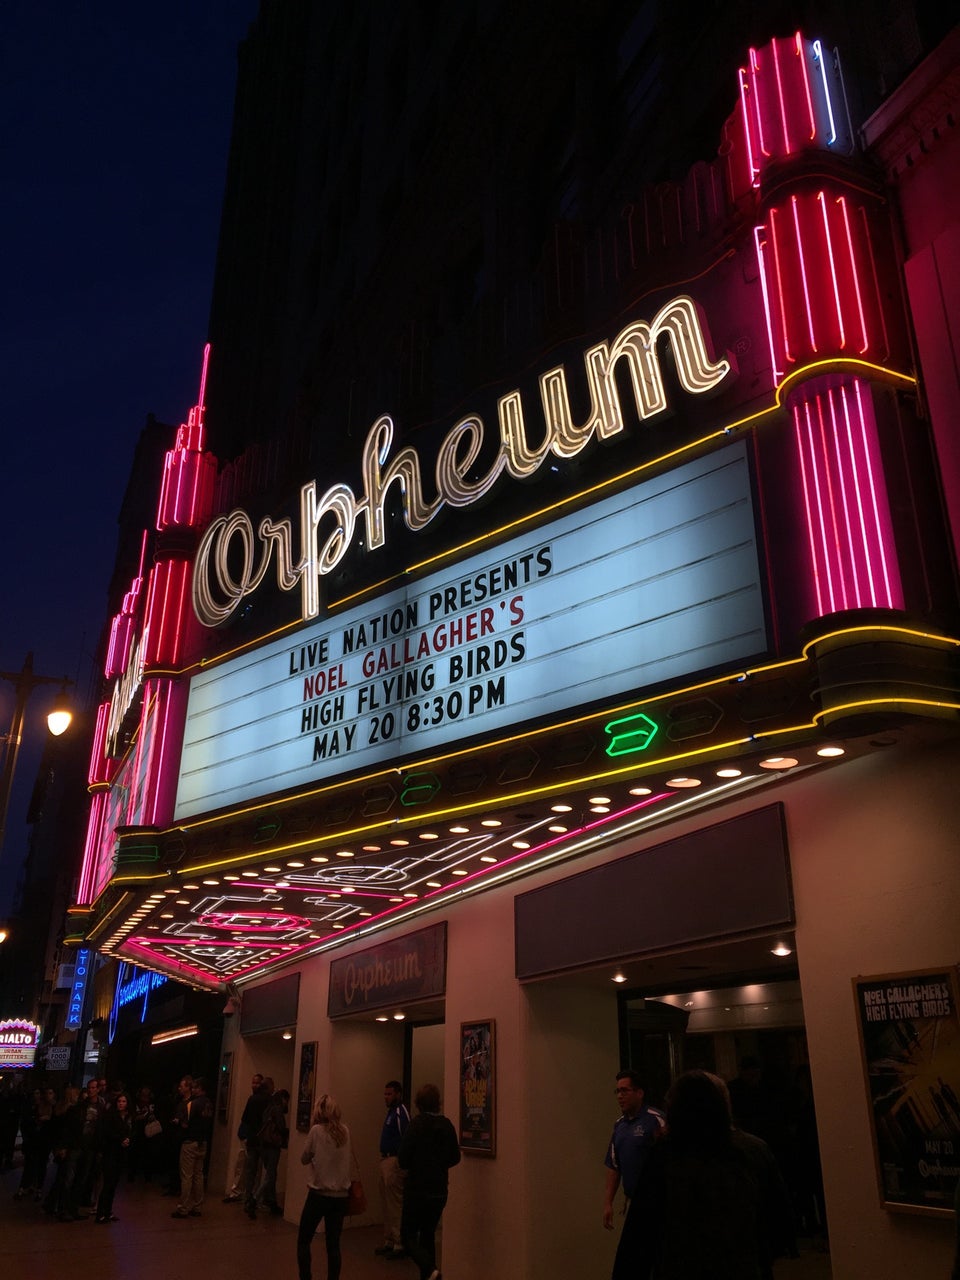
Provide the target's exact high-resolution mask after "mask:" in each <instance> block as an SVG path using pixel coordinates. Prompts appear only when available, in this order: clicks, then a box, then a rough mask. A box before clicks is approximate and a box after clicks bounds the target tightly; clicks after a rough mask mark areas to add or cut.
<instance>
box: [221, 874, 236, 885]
mask: <svg viewBox="0 0 960 1280" xmlns="http://www.w3.org/2000/svg"><path fill="white" fill-rule="evenodd" d="M223 878H224V880H226V881H227V882H228V883H229V884H233V882H234V880H239V879H240V877H239V876H224V877H223Z"/></svg>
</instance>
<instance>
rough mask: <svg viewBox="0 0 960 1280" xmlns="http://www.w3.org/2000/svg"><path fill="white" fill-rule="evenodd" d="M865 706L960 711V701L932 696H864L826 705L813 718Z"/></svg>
mask: <svg viewBox="0 0 960 1280" xmlns="http://www.w3.org/2000/svg"><path fill="white" fill-rule="evenodd" d="M864 707H889V708H890V710H896V708H898V707H939V708H940V710H942V711H960V702H936V701H935V700H934V699H932V698H897V697H889V698H864V699H863V700H862V701H860V702H841V703H839V704H838V705H837V706H835V707H825V708H824V709H823V711H817V712H816V713H815V715H814V717H813V718H814V720H816V721H820V720H822V719H823V717H824V716H835V715H838V714H839V713H840V712H841V711H859V710H862V709H863V708H864Z"/></svg>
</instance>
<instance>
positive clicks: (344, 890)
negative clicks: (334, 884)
mask: <svg viewBox="0 0 960 1280" xmlns="http://www.w3.org/2000/svg"><path fill="white" fill-rule="evenodd" d="M340 892H341V893H356V892H357V891H356V889H355V888H354V886H353V885H352V884H345V885H344V886H343V888H342V889H341V890H340Z"/></svg>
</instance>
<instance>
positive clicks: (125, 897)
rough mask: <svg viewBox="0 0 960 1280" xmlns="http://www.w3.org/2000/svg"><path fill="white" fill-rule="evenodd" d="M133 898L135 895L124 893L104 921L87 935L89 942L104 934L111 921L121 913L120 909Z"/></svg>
mask: <svg viewBox="0 0 960 1280" xmlns="http://www.w3.org/2000/svg"><path fill="white" fill-rule="evenodd" d="M101 896H102V895H101ZM133 896H134V895H133V894H132V893H124V894H123V895H122V896H121V897H119V898H118V899H117V901H116V902H115V903H114V904H113V906H112V907H111V908H110V910H109V911H108V912H107V914H106V915H105V916H104V917H103V919H102V920H101V921H100V922H99V923H98V924H97V925H96V926H95V928H94V929H93V930H92V931H91V932H90V933H88V934H87V940H88V941H90V942H92V941H93V939H94V938H95V937H96V936H97V935H98V934H99V933H102V932H103V931H104V930H105V929H106V927H107V925H108V924H109V923H110V921H111V920H112V919H113V917H114V916H115V915H116V914H117V912H118V911H120V909H121V908H122V907H123V906H124V904H125V903H126V902H127V900H128V899H131V898H133Z"/></svg>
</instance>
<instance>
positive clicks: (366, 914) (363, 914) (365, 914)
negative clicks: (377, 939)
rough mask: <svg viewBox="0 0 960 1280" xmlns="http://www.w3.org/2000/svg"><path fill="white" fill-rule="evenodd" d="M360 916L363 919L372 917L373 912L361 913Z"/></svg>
mask: <svg viewBox="0 0 960 1280" xmlns="http://www.w3.org/2000/svg"><path fill="white" fill-rule="evenodd" d="M360 915H361V916H363V917H367V916H372V915H373V912H372V911H361V912H360Z"/></svg>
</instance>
